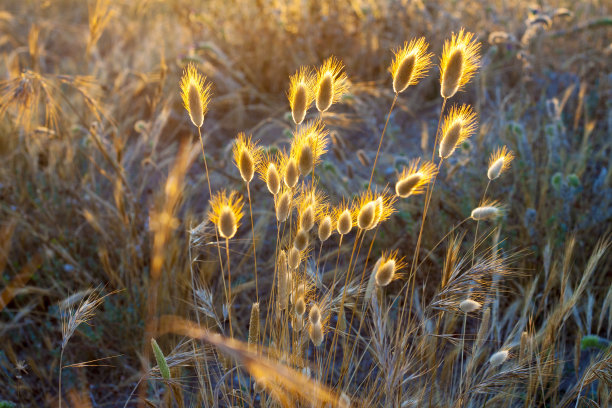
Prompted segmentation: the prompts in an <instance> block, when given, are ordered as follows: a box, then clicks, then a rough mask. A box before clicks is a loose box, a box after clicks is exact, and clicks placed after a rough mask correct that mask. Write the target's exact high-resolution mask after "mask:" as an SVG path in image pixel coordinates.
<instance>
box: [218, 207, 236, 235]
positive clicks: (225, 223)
mask: <svg viewBox="0 0 612 408" xmlns="http://www.w3.org/2000/svg"><path fill="white" fill-rule="evenodd" d="M237 230H238V225H237V223H236V217H235V216H234V212H233V211H232V209H231V208H230V207H229V206H227V205H226V206H225V207H223V208H222V209H221V212H220V213H219V234H220V235H221V237H223V238H226V239H231V238H232V237H233V236H234V235H235V234H236V231H237Z"/></svg>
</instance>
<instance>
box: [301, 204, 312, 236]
mask: <svg viewBox="0 0 612 408" xmlns="http://www.w3.org/2000/svg"><path fill="white" fill-rule="evenodd" d="M314 221H315V211H314V205H312V204H311V205H309V206H307V207H306V208H305V209H304V210H303V211H302V212H301V213H300V228H302V229H303V230H305V231H310V230H311V229H312V227H313V225H314Z"/></svg>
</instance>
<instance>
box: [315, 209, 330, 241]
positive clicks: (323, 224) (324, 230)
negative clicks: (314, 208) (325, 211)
mask: <svg viewBox="0 0 612 408" xmlns="http://www.w3.org/2000/svg"><path fill="white" fill-rule="evenodd" d="M317 232H318V235H319V240H320V241H321V242H325V241H327V239H328V238H329V237H330V236H331V233H332V220H331V217H330V216H329V215H326V216H324V217H323V218H322V219H321V221H320V222H319V230H318V231H317Z"/></svg>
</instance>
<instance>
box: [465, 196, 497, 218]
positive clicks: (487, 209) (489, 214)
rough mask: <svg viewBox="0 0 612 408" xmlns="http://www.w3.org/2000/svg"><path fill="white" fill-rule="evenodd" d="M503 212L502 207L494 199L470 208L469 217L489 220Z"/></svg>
mask: <svg viewBox="0 0 612 408" xmlns="http://www.w3.org/2000/svg"><path fill="white" fill-rule="evenodd" d="M502 214H503V207H502V206H501V205H500V204H499V203H498V202H496V201H492V202H486V203H484V204H483V205H482V206H480V207H476V208H474V209H473V210H472V214H471V215H470V217H471V218H472V219H473V220H474V221H483V220H491V219H494V218H497V217H499V216H501V215H502Z"/></svg>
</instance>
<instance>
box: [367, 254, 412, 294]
mask: <svg viewBox="0 0 612 408" xmlns="http://www.w3.org/2000/svg"><path fill="white" fill-rule="evenodd" d="M377 264H378V268H376V270H375V271H374V273H375V279H376V285H377V286H387V285H388V284H389V283H391V282H392V281H393V280H395V279H397V277H398V275H397V271H399V270H400V269H402V268H403V267H404V266H406V264H405V263H404V260H403V258H398V256H397V251H393V252H383V254H382V256H381V257H380V259H379V260H378V262H377Z"/></svg>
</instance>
